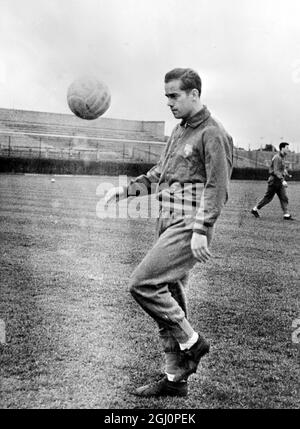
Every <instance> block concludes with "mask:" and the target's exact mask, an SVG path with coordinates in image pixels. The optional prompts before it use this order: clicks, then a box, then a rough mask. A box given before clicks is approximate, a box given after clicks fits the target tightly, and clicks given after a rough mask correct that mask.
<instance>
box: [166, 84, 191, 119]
mask: <svg viewBox="0 0 300 429" xmlns="http://www.w3.org/2000/svg"><path fill="white" fill-rule="evenodd" d="M180 84H181V82H180V80H179V79H175V80H171V81H170V82H168V83H166V84H165V93H166V97H167V98H168V106H169V107H170V108H171V110H172V113H173V115H174V116H175V118H176V119H188V118H189V117H191V116H192V115H193V114H194V113H195V112H194V108H195V106H194V102H193V94H192V92H190V93H187V92H186V91H183V90H182V89H180Z"/></svg>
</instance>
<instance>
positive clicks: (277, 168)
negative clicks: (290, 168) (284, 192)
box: [269, 152, 288, 182]
mask: <svg viewBox="0 0 300 429" xmlns="http://www.w3.org/2000/svg"><path fill="white" fill-rule="evenodd" d="M284 158H285V156H284V155H282V154H281V153H280V152H279V153H277V154H276V155H275V156H274V157H273V158H272V161H271V165H270V169H269V173H270V175H271V176H275V177H276V178H277V179H279V180H280V181H281V182H282V181H283V180H284V178H285V176H286V175H287V174H288V173H287V168H286V163H285V160H284Z"/></svg>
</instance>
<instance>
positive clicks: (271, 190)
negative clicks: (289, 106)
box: [251, 142, 293, 220]
mask: <svg viewBox="0 0 300 429" xmlns="http://www.w3.org/2000/svg"><path fill="white" fill-rule="evenodd" d="M288 148H289V143H286V142H282V143H280V145H279V153H277V154H276V155H275V156H274V157H273V159H272V162H271V166H270V169H269V173H270V177H269V179H268V188H267V192H266V193H265V196H264V197H263V198H262V199H261V200H260V201H259V203H258V204H257V205H256V206H255V207H253V209H252V210H251V213H252V214H253V215H254V216H255V217H260V215H259V212H258V210H260V209H262V208H263V207H264V206H265V205H267V204H269V203H270V202H271V201H272V200H273V198H274V196H275V194H277V196H278V198H279V201H280V205H281V208H282V211H283V219H284V220H293V218H292V216H291V215H290V214H289V212H288V204H289V200H288V196H287V191H286V189H287V182H286V180H285V178H286V177H292V176H291V175H290V174H289V173H288V171H287V168H286V163H285V157H286V155H287V153H288V151H289V149H288Z"/></svg>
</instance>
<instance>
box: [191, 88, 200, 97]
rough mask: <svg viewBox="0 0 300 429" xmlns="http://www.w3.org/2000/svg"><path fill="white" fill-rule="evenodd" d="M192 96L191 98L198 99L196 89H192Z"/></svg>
mask: <svg viewBox="0 0 300 429" xmlns="http://www.w3.org/2000/svg"><path fill="white" fill-rule="evenodd" d="M192 95H193V98H198V97H199V91H198V89H196V88H194V89H192Z"/></svg>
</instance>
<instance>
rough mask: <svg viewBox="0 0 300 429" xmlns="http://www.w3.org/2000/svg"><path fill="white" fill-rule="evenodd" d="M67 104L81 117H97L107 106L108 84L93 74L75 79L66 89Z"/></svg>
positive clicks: (108, 98)
mask: <svg viewBox="0 0 300 429" xmlns="http://www.w3.org/2000/svg"><path fill="white" fill-rule="evenodd" d="M67 100H68V105H69V108H70V109H71V111H72V112H73V113H74V114H75V115H76V116H78V117H79V118H81V119H88V120H91V119H97V118H98V117H99V116H101V115H103V114H104V113H105V112H106V111H107V110H108V108H109V106H110V102H111V95H110V91H109V88H108V86H107V85H106V84H105V83H104V82H102V81H100V80H98V79H96V78H95V77H93V76H83V77H81V78H79V79H76V80H75V81H74V82H73V83H72V84H71V85H70V86H69V89H68V93H67Z"/></svg>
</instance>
